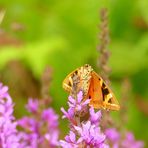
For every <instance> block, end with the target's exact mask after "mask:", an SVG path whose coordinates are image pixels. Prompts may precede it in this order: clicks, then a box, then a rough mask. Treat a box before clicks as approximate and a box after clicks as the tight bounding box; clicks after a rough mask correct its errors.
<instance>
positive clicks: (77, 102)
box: [61, 91, 90, 125]
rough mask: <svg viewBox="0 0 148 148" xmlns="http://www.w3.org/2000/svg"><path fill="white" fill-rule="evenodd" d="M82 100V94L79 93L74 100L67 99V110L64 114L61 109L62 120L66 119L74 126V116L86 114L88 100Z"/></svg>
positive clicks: (71, 98) (63, 110)
mask: <svg viewBox="0 0 148 148" xmlns="http://www.w3.org/2000/svg"><path fill="white" fill-rule="evenodd" d="M82 99H83V93H82V91H80V92H79V93H78V95H77V98H76V99H74V98H73V97H71V96H69V97H68V105H69V109H68V111H67V112H66V111H65V109H64V108H63V107H62V108H61V111H62V112H63V114H64V115H63V116H62V118H67V119H68V120H69V121H70V122H71V123H72V124H74V125H76V121H75V116H76V115H80V114H82V113H84V114H85V113H87V111H86V109H87V105H88V104H89V102H90V100H89V99H86V100H85V101H83V100H82Z"/></svg>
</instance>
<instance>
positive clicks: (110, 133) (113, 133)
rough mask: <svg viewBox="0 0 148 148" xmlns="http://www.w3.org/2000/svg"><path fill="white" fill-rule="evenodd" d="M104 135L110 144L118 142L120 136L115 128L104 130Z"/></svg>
mask: <svg viewBox="0 0 148 148" xmlns="http://www.w3.org/2000/svg"><path fill="white" fill-rule="evenodd" d="M105 134H106V136H107V138H108V139H109V140H110V141H112V143H117V142H118V141H119V140H120V134H119V132H118V131H117V130H116V129H115V128H108V129H106V131H105Z"/></svg>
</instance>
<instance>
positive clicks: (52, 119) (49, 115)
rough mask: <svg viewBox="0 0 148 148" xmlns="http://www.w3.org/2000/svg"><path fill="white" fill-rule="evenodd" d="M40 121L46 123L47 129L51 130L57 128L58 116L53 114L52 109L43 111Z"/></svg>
mask: <svg viewBox="0 0 148 148" xmlns="http://www.w3.org/2000/svg"><path fill="white" fill-rule="evenodd" d="M41 118H42V120H43V121H45V122H47V124H48V128H50V129H53V128H57V126H58V115H56V114H55V112H54V110H53V109H52V108H48V109H45V110H43V112H42V117H41Z"/></svg>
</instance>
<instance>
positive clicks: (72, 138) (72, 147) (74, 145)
mask: <svg viewBox="0 0 148 148" xmlns="http://www.w3.org/2000/svg"><path fill="white" fill-rule="evenodd" d="M60 145H61V146H62V147H64V148H78V142H77V140H76V135H75V133H74V132H73V131H70V132H69V135H67V136H66V137H65V141H64V140H60Z"/></svg>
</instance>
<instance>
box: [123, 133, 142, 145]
mask: <svg viewBox="0 0 148 148" xmlns="http://www.w3.org/2000/svg"><path fill="white" fill-rule="evenodd" d="M121 145H122V147H124V148H143V147H144V143H143V142H142V141H136V140H135V138H134V135H133V134H132V133H131V132H128V133H127V134H126V137H125V139H124V140H123V141H122V144H121Z"/></svg>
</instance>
